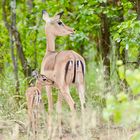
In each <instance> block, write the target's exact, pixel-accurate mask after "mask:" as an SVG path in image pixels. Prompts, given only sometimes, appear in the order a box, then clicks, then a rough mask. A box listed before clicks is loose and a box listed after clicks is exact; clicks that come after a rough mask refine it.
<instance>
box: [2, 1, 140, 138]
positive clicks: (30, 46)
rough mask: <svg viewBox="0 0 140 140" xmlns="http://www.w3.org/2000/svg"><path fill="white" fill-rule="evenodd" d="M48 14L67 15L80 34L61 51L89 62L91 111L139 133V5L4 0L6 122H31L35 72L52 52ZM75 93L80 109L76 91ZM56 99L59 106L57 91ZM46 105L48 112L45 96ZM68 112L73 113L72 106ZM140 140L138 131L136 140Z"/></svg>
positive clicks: (62, 40)
mask: <svg viewBox="0 0 140 140" xmlns="http://www.w3.org/2000/svg"><path fill="white" fill-rule="evenodd" d="M43 9H45V10H47V12H48V13H49V14H50V16H53V15H54V14H55V13H58V12H61V11H64V15H63V17H62V21H63V22H64V23H66V25H68V26H70V27H72V28H74V29H75V30H76V33H75V34H74V35H73V36H67V37H58V38H57V39H56V49H57V51H61V50H69V49H71V50H74V51H76V52H78V53H79V54H81V55H82V56H83V57H84V58H85V60H86V102H87V106H89V107H90V109H91V110H94V111H95V112H96V116H98V118H100V119H101V120H102V121H103V122H104V124H110V126H114V125H115V126H116V125H117V126H119V127H125V128H128V129H129V130H130V129H136V130H137V129H138V126H139V124H140V96H139V95H140V69H139V65H140V1H139V0H59V1H58V0H26V1H25V0H17V1H16V0H1V1H0V21H1V22H0V120H1V122H3V121H6V120H13V119H15V118H16V119H18V120H21V121H23V120H24V119H25V118H24V117H23V116H24V115H25V114H26V100H25V90H26V89H27V87H28V85H29V81H30V80H31V79H32V77H31V73H32V71H33V70H35V69H37V70H40V65H41V62H42V59H43V56H44V54H45V51H46V36H45V31H44V25H45V23H44V21H43V20H42V10H43ZM71 92H72V93H71V94H72V96H73V98H74V100H75V101H76V104H77V106H78V109H80V102H79V98H78V96H77V93H76V91H75V89H73V88H72V89H71ZM53 96H54V101H56V99H57V92H56V91H55V90H54V95H53ZM43 100H44V104H45V107H46V110H47V97H46V95H45V91H44V92H43ZM65 108H66V110H68V107H67V105H65ZM23 114H24V115H23ZM23 122H24V121H23ZM1 124H2V123H1ZM7 125H8V124H7ZM0 126H1V125H0ZM0 130H1V131H3V129H1V128H0ZM136 137H137V138H138V137H139V138H140V133H138V132H137V131H136V132H135V133H134V134H133V137H132V138H136Z"/></svg>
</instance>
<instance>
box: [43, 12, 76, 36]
mask: <svg viewBox="0 0 140 140" xmlns="http://www.w3.org/2000/svg"><path fill="white" fill-rule="evenodd" d="M42 14H43V19H44V20H45V22H46V26H45V30H46V33H47V34H49V33H50V34H53V35H54V36H65V35H70V34H73V33H74V30H73V29H72V28H70V27H68V26H66V25H65V24H64V23H63V22H62V21H61V20H60V18H61V16H62V15H63V12H61V13H58V14H56V15H55V16H53V17H49V14H48V13H47V12H46V11H45V10H43V11H42Z"/></svg>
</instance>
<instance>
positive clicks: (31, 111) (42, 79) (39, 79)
mask: <svg viewBox="0 0 140 140" xmlns="http://www.w3.org/2000/svg"><path fill="white" fill-rule="evenodd" d="M34 76H35V77H36V84H35V86H32V87H29V88H28V89H27V90H26V100H27V108H28V117H29V128H30V129H31V130H32V132H33V136H34V138H36V136H37V135H38V121H39V110H40V109H43V108H41V107H42V99H41V90H42V86H45V85H50V84H52V81H51V80H49V79H48V78H47V77H46V76H45V75H41V74H37V73H36V74H35V75H34Z"/></svg>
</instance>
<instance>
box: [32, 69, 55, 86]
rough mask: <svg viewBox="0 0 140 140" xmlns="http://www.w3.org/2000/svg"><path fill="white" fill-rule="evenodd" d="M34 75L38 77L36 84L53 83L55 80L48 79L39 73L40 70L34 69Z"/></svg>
mask: <svg viewBox="0 0 140 140" xmlns="http://www.w3.org/2000/svg"><path fill="white" fill-rule="evenodd" d="M32 76H33V77H35V78H36V84H39V85H41V86H45V85H51V84H53V81H52V80H50V79H48V78H47V77H46V76H45V75H43V74H39V73H38V71H33V72H32Z"/></svg>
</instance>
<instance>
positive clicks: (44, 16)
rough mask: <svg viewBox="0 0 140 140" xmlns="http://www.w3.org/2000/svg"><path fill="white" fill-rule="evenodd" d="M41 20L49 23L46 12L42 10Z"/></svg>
mask: <svg viewBox="0 0 140 140" xmlns="http://www.w3.org/2000/svg"><path fill="white" fill-rule="evenodd" d="M42 18H43V20H45V21H46V22H50V21H51V20H50V17H49V14H48V13H47V11H46V10H42Z"/></svg>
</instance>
